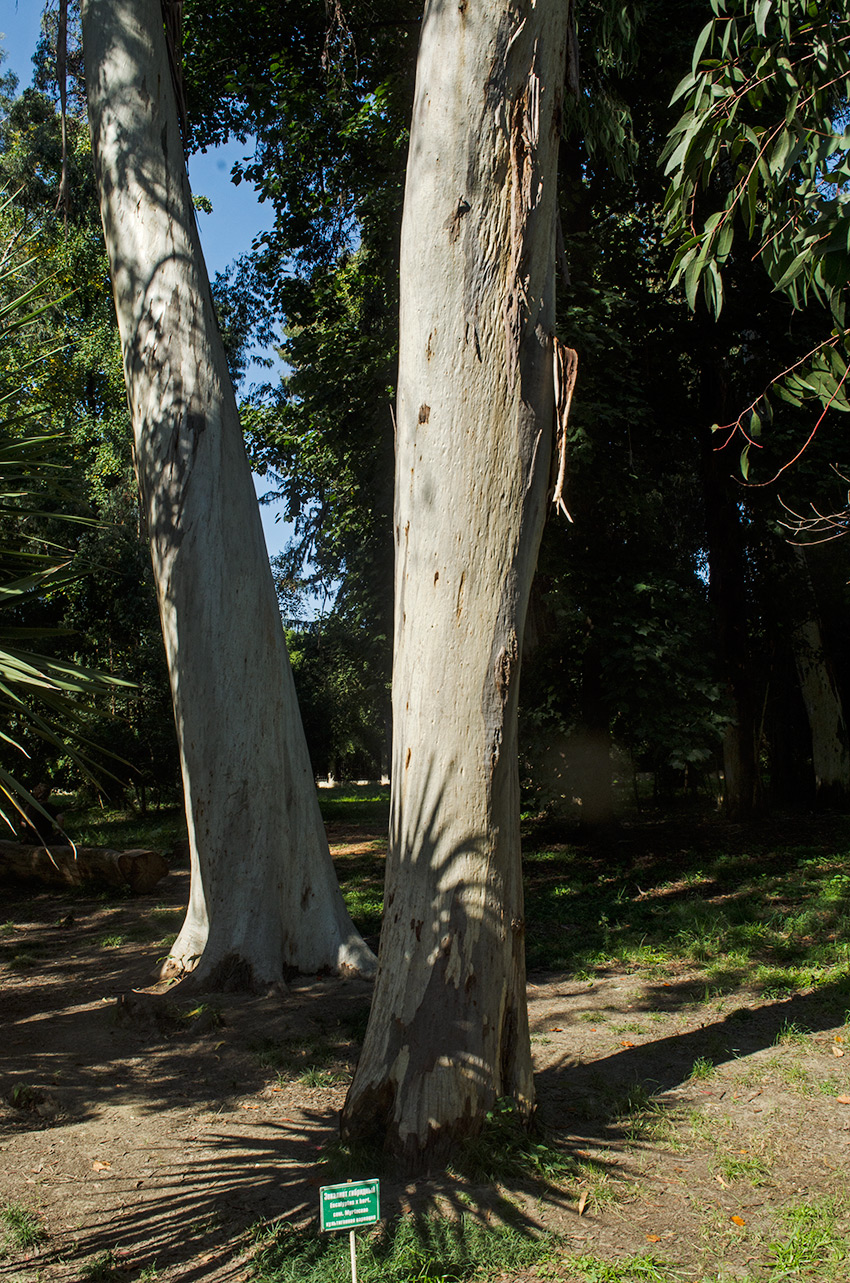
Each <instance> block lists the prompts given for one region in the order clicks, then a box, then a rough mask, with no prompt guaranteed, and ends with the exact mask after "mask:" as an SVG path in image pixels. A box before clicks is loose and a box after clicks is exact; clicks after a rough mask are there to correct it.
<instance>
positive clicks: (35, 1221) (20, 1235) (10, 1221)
mask: <svg viewBox="0 0 850 1283" xmlns="http://www.w3.org/2000/svg"><path fill="white" fill-rule="evenodd" d="M0 1227H2V1231H3V1241H2V1246H3V1254H4V1255H6V1254H8V1253H9V1252H10V1251H13V1252H26V1251H28V1250H29V1249H30V1248H33V1247H37V1246H38V1244H39V1243H41V1242H43V1240H44V1239H45V1238H46V1237H47V1235H46V1233H45V1229H44V1226H43V1225H42V1223H41V1219H40V1217H39V1216H38V1215H37V1214H36V1213H35V1212H33V1211H31V1210H30V1209H29V1208H28V1207H24V1205H23V1203H6V1204H5V1205H4V1206H3V1207H0Z"/></svg>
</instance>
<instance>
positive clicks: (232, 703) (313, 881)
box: [82, 0, 374, 987]
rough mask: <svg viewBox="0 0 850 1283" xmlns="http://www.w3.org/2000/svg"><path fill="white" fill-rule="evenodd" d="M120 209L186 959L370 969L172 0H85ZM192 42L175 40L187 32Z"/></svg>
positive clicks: (96, 100)
mask: <svg viewBox="0 0 850 1283" xmlns="http://www.w3.org/2000/svg"><path fill="white" fill-rule="evenodd" d="M82 18H83V48H84V57H85V69H86V84H87V96H88V108H89V120H90V126H91V134H92V148H93V154H94V161H95V172H96V177H97V183H98V189H99V192H100V201H101V213H102V218H103V225H104V233H105V237H106V245H107V251H108V253H109V258H110V264H111V270H112V288H113V295H114V299H115V306H116V312H117V316H118V325H119V330H120V333H121V342H122V350H123V360H124V374H125V380H126V384H127V395H128V401H129V404H130V410H131V417H132V421H133V437H134V447H135V459H136V468H137V473H138V479H139V487H140V491H141V496H142V506H143V512H144V517H145V521H146V524H147V528H148V532H149V536H150V544H151V555H152V561H153V567H154V575H155V578H156V584H157V594H158V600H159V607H160V614H161V619H162V628H163V636H164V639H165V648H166V654H167V658H168V665H169V674H170V679H171V688H172V696H173V701H174V714H175V721H176V726H177V735H178V741H179V746H180V758H181V767H182V772H183V784H184V795H185V804H186V815H187V821H188V827H189V840H190V848H191V861H192V883H191V893H190V903H189V908H188V911H187V915H186V919H185V921H184V924H183V927H182V929H181V931H180V933H179V935H178V938H177V940H176V942H175V944H174V947H173V949H172V951H171V954H170V958H169V961H168V964H167V969H168V970H170V971H171V972H173V973H176V974H185V973H187V972H193V973H194V974H193V977H192V979H193V982H195V983H199V984H201V983H203V984H208V985H219V986H221V985H230V986H239V987H243V986H246V985H251V984H268V983H275V982H280V981H281V980H282V979H283V977H284V974H285V971H286V969H287V968H296V969H298V970H303V971H315V970H318V969H320V968H329V969H332V970H336V971H340V970H345V969H352V970H358V971H363V972H368V971H370V970H371V968H372V967H373V963H374V960H373V958H372V955H371V954H370V952H369V950H368V949H367V948H366V946H365V945H364V944H363V942H362V940H361V939H360V938H359V936H358V935H357V933H356V931H355V930H354V928H353V926H352V924H351V921H350V919H349V917H348V914H347V912H346V910H345V906H344V904H343V901H342V896H341V894H340V891H339V887H338V885H337V883H336V878H335V875H334V872H333V866H332V863H331V860H330V855H329V852H328V846H327V840H326V837H325V834H324V828H323V825H322V821H321V816H320V813H319V809H318V802H317V799H316V795H315V789H314V785H313V777H312V772H311V769H310V762H309V757H308V754H307V750H306V746H305V743H304V737H303V732H302V729H301V723H300V718H299V714H298V708H297V703H296V699H295V692H294V688H293V684H292V675H291V670H290V667H289V661H288V657H287V655H286V648H285V644H284V639H283V632H282V627H281V622H280V617H279V614H278V610H277V602H276V597H275V592H274V586H273V583H272V579H271V572H270V569H269V565H268V560H267V557H266V552H265V544H264V541H263V535H262V529H261V526H260V519H259V513H258V511H257V505H256V500H255V497H254V491H253V485H252V481H251V475H250V469H249V466H248V461H247V457H246V455H245V450H244V446H243V442H242V435H241V430H240V425H239V416H238V412H237V408H236V401H235V397H234V393H233V389H232V386H231V383H230V379H229V376H228V372H227V365H226V360H225V355H224V350H223V347H222V344H221V340H220V338H219V335H218V331H217V328H216V323H215V316H214V312H213V303H212V296H211V291H210V287H209V282H208V280H207V276H206V271H205V267H204V262H203V256H202V253H201V248H200V243H199V239H198V232H197V227H196V224H195V214H194V208H193V204H192V199H191V194H190V191H189V184H188V178H187V174H186V166H185V159H184V151H183V140H182V137H181V130H180V124H179V117H178V110H177V101H176V94H175V86H174V81H173V76H174V69H175V59H174V57H173V56H172V58H171V59H169V50H168V46H167V43H166V36H165V31H164V28H163V21H162V8H161V5H160V4H159V2H158V0H142V2H141V3H137V2H135V0H85V3H84V4H83V10H82ZM172 53H173V51H172Z"/></svg>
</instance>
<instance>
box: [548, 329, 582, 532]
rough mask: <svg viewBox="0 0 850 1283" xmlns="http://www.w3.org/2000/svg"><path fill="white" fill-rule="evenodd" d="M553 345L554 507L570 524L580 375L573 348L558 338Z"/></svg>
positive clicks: (576, 354) (576, 355)
mask: <svg viewBox="0 0 850 1283" xmlns="http://www.w3.org/2000/svg"><path fill="white" fill-rule="evenodd" d="M552 343H553V345H554V349H555V353H554V355H555V359H554V361H553V363H552V372H553V374H554V378H555V455H556V457H557V460H558V473H557V476H556V478H555V489H554V491H553V494H552V503H553V504H554V505H555V507H556V508H560V509H561V511H562V512H563V514H564V516H565V517H566V519H567V521H570V522H571V521H572V517H571V516H570V514H569V513H568V512H567V505H566V504H565V503H564V482H565V480H566V476H567V424H568V422H569V417H570V406H571V405H572V401H573V391H574V389H575V385H576V375H577V374H578V353H577V352H576V351H575V349H574V348H571V347H566V346H565V345H564V344H563V343H562V342H561V340H560V339H559V338H555V337H554V336H553V338H552Z"/></svg>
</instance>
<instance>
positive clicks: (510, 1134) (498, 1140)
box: [449, 1098, 576, 1188]
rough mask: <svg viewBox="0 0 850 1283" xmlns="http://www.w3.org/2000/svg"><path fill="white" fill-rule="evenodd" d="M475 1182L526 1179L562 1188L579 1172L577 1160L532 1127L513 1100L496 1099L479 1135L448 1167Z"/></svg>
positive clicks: (467, 1144) (460, 1151) (466, 1143)
mask: <svg viewBox="0 0 850 1283" xmlns="http://www.w3.org/2000/svg"><path fill="white" fill-rule="evenodd" d="M449 1170H450V1171H451V1172H453V1173H455V1174H456V1175H458V1176H460V1177H463V1178H464V1179H466V1180H470V1181H474V1182H476V1183H485V1184H496V1183H501V1182H508V1181H520V1182H523V1181H527V1182H533V1183H537V1184H539V1185H541V1186H542V1187H544V1188H560V1187H562V1186H563V1185H564V1184H565V1183H566V1182H568V1181H570V1180H572V1179H573V1178H574V1177H575V1174H576V1164H575V1161H574V1160H573V1159H572V1158H571V1157H570V1155H568V1154H566V1153H565V1152H564V1151H563V1150H562V1149H560V1148H559V1147H558V1146H557V1145H555V1144H553V1143H552V1141H551V1140H550V1139H549V1138H548V1137H547V1136H546V1135H545V1134H544V1133H542V1132H539V1133H536V1132H534V1131H529V1130H528V1129H527V1128H526V1127H525V1126H524V1125H523V1123H522V1121H521V1119H520V1117H519V1115H518V1113H517V1110H516V1106H515V1105H514V1102H513V1101H512V1100H510V1099H508V1098H505V1099H504V1100H500V1101H498V1102H497V1104H496V1107H495V1108H494V1109H492V1110H490V1112H489V1113H488V1114H487V1117H486V1119H485V1122H484V1127H483V1129H482V1130H481V1132H480V1133H479V1135H478V1136H474V1137H472V1138H470V1139H469V1140H467V1141H466V1142H465V1143H464V1144H463V1145H462V1146H461V1148H460V1150H459V1152H458V1153H457V1155H456V1156H455V1158H454V1159H453V1160H452V1165H451V1167H450V1169H449Z"/></svg>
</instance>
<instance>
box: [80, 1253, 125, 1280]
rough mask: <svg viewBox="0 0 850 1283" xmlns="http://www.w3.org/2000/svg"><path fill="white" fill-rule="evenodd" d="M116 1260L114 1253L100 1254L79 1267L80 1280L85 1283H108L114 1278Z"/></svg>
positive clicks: (116, 1265)
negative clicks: (83, 1280)
mask: <svg viewBox="0 0 850 1283" xmlns="http://www.w3.org/2000/svg"><path fill="white" fill-rule="evenodd" d="M117 1269H118V1259H117V1257H116V1256H115V1253H114V1252H101V1253H100V1255H99V1256H95V1257H94V1258H93V1259H92V1260H91V1261H88V1262H87V1263H86V1264H85V1265H82V1266H81V1267H80V1278H81V1279H85V1280H86V1283H110V1280H111V1279H113V1278H115V1274H116V1271H117Z"/></svg>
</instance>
